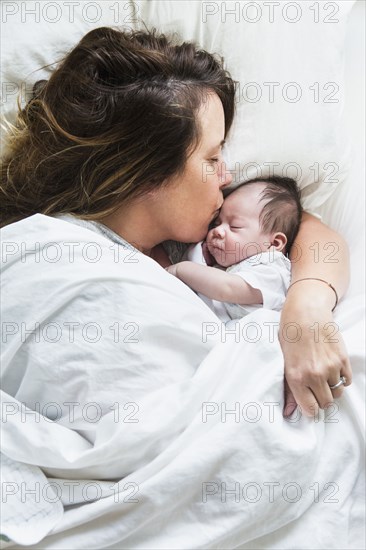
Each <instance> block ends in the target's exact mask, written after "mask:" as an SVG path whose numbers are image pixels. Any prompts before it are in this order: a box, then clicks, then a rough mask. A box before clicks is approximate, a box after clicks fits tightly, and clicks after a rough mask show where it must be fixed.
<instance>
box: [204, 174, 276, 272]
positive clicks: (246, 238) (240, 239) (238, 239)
mask: <svg viewBox="0 0 366 550" xmlns="http://www.w3.org/2000/svg"><path fill="white" fill-rule="evenodd" d="M265 187H266V185H265V184H264V183H253V184H251V185H248V187H242V188H240V189H238V190H237V191H234V192H233V193H231V194H230V195H229V196H228V197H227V199H225V201H224V204H223V206H222V208H221V210H220V213H219V215H218V217H217V218H216V220H214V222H213V223H212V224H211V227H212V229H210V231H209V232H208V234H207V236H206V243H207V248H208V250H209V251H210V253H211V254H212V256H213V257H214V258H215V260H216V262H217V263H218V264H219V265H221V266H223V267H229V266H231V265H233V264H237V263H238V262H241V261H242V260H245V259H246V258H249V257H250V256H253V255H254V254H259V253H260V252H263V251H265V250H268V248H269V246H270V244H271V243H270V235H265V234H264V233H263V231H262V229H261V227H260V223H259V215H260V213H261V211H262V208H263V206H264V204H265V203H264V202H261V203H259V200H260V198H261V197H260V194H261V192H262V191H263V190H264V189H265Z"/></svg>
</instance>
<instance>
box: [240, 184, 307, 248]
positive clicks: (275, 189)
mask: <svg viewBox="0 0 366 550" xmlns="http://www.w3.org/2000/svg"><path fill="white" fill-rule="evenodd" d="M253 183H265V184H266V187H265V189H264V190H263V191H262V193H261V199H260V200H261V201H266V202H265V204H264V206H263V208H262V211H261V214H260V223H261V227H262V230H263V231H264V232H265V233H274V232H276V231H280V232H281V233H284V234H285V235H286V237H287V244H286V247H285V249H284V250H283V252H284V253H285V254H287V253H288V252H289V251H290V249H291V246H292V245H293V242H294V240H295V238H296V235H297V233H298V231H299V227H300V223H301V215H302V206H301V193H300V190H299V188H298V186H297V183H296V181H295V180H294V179H292V178H285V177H282V176H269V177H267V178H255V179H251V180H248V181H245V182H243V183H242V184H240V185H239V187H236V188H235V191H236V190H237V189H239V188H241V187H244V186H248V185H252V184H253Z"/></svg>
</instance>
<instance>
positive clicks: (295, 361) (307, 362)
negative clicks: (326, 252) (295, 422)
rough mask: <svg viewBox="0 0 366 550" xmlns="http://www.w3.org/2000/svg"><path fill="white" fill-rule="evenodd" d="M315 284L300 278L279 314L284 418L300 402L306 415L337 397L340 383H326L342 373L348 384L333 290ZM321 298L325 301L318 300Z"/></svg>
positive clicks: (349, 372) (311, 413) (350, 377)
mask: <svg viewBox="0 0 366 550" xmlns="http://www.w3.org/2000/svg"><path fill="white" fill-rule="evenodd" d="M321 284H322V283H320V282H316V281H315V282H314V283H313V282H312V281H306V282H304V283H302V282H299V283H298V284H297V285H295V286H294V287H292V288H291V290H290V291H289V294H288V296H287V299H286V302H285V305H284V308H283V310H282V315H281V323H280V330H279V339H280V344H281V347H282V351H283V355H284V361H285V379H286V380H285V407H284V416H289V415H290V414H292V412H293V411H294V410H295V408H296V404H297V405H299V406H300V408H301V411H302V412H303V413H304V414H306V415H308V416H314V415H316V414H317V412H318V409H319V407H320V408H322V409H324V408H325V407H327V406H328V405H329V404H330V403H332V402H333V398H334V397H340V396H341V395H342V393H343V391H344V386H343V385H341V386H340V387H339V388H337V389H335V390H331V389H330V387H329V386H330V385H335V384H337V382H339V380H340V377H341V376H345V377H346V384H345V385H346V386H348V385H349V384H351V382H352V370H351V365H350V362H349V359H348V356H347V351H346V348H345V345H344V342H343V339H342V336H341V334H340V332H339V330H338V326H337V324H336V323H335V322H334V320H333V316H332V312H331V309H332V305H330V304H332V303H333V302H332V300H334V295H333V291H332V290H331V289H329V296H328V295H327V288H326V287H325V288H321ZM322 297H323V298H324V299H322Z"/></svg>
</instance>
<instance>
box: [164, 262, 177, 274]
mask: <svg viewBox="0 0 366 550" xmlns="http://www.w3.org/2000/svg"><path fill="white" fill-rule="evenodd" d="M177 265H178V264H173V265H168V267H166V268H165V269H166V270H167V271H169V273H170V274H171V275H174V276H175V277H177Z"/></svg>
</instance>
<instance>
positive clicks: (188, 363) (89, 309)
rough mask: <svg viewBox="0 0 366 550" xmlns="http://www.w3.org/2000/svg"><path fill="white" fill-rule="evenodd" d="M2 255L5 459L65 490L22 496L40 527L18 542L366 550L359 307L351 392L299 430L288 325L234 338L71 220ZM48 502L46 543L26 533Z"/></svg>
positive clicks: (31, 222) (22, 227)
mask: <svg viewBox="0 0 366 550" xmlns="http://www.w3.org/2000/svg"><path fill="white" fill-rule="evenodd" d="M2 241H3V243H2V245H3V265H2V269H3V274H2V293H3V296H4V297H5V300H4V304H3V311H2V323H3V348H2V355H1V361H2V388H3V390H4V391H3V394H2V397H3V403H2V415H3V416H2V430H3V432H2V452H3V453H4V455H5V456H6V457H8V458H9V459H12V460H14V461H16V464H17V471H18V472H19V468H21V465H20V464H19V462H20V463H21V462H24V463H27V464H31V465H35V466H39V467H41V468H42V470H43V472H45V473H46V475H47V477H48V481H49V483H50V485H49V487H48V489H47V490H46V491H45V489H44V479H43V478H42V483H40V484H39V485H38V486H37V485H36V481H35V478H34V476H35V475H36V473H37V469H32V471H31V472H30V470H29V469H28V470H27V471H25V470H24V472H23V474H24V483H23V485H22V483H21V482H17V483H15V484H13V485H9V481H8V479H7V480H6V481H7V484H6V485H5V492H4V495H5V497H6V500H5V503H6V502H7V503H9V504H11V503H12V502H13V503H14V502H15V500H16V499H18V501H19V500H20V502H22V504H23V505H24V511H23V510H21V511H20V512H19V517H18V518H17V517H16V514H15V515H14V514H13V516H12V517H11V518H10V519H9V521H8V524H6V522H5V523H4V525H5V527H6V526H7V529H5V530H4V528H3V534H5V535H7V536H8V537H9V538H12V540H14V541H15V542H16V543H18V544H19V545H24V544H28V545H31V546H30V547H31V548H40V547H42V548H49V549H56V548H59V549H61V548H62V549H74V548H90V549H91V548H95V549H97V548H98V549H99V548H119V549H121V548H126V549H127V548H144V549H148V548H150V549H156V548H159V549H160V548H182V549H183V548H236V547H240V548H246V549H249V548H271V549H273V548H278V549H294V548H296V549H300V548H304V549H305V548H339V549H344V548H349V549H351V548H352V549H356V548H363V541H364V539H363V536H362V518H363V514H364V511H363V504H362V503H363V498H362V496H363V483H362V479H361V471H362V469H361V465H362V463H363V441H364V439H363V438H364V436H363V434H364V426H362V421H363V419H364V399H363V396H364V371H363V338H364V327H363V323H362V315H363V314H362V301H361V300H360V297H359V296H356V295H354V296H353V297H349V298H348V299H347V300H345V301H344V302H343V303H341V304H340V305H339V307H338V308H337V310H336V316H335V321H336V322H337V323H338V325H339V327H340V330H341V331H342V333H343V337H344V338H345V341H346V345H347V348H348V352H349V354H350V357H351V361H352V367H353V372H354V382H353V384H352V386H350V387H349V388H347V390H346V391H345V392H344V396H343V397H342V398H341V399H339V400H338V401H337V403H336V405H335V406H333V407H331V408H330V409H328V411H327V412H326V413H325V414H324V413H323V412H321V413H320V415H319V417H316V418H314V419H308V418H304V417H301V416H300V415H298V414H297V413H295V414H294V416H293V417H292V418H291V419H290V420H284V419H283V417H282V406H283V359H282V354H281V350H280V347H279V344H278V341H277V338H276V336H275V334H276V326H277V323H278V320H279V314H278V313H275V312H270V311H267V310H264V309H263V310H259V311H258V312H256V313H254V314H251V315H249V316H247V317H245V318H244V319H243V320H242V321H240V322H238V325H237V326H236V332H232V333H228V332H225V330H224V328H223V327H224V325H223V324H222V323H221V322H220V321H218V319H217V318H216V317H215V315H214V314H213V312H212V311H211V310H210V309H209V308H208V307H207V306H206V305H205V304H204V303H203V302H202V301H201V300H200V299H199V298H198V297H197V296H196V295H195V294H194V292H192V291H191V290H190V289H189V288H188V287H187V286H185V285H184V284H183V283H182V282H180V281H179V280H178V279H176V278H175V277H173V276H171V275H170V274H168V273H167V272H166V271H165V270H164V269H162V268H161V267H160V266H159V265H158V264H156V262H154V261H153V260H151V259H150V258H147V257H145V256H143V255H142V254H140V253H135V252H133V251H132V252H131V250H128V249H127V248H124V247H122V246H119V245H116V244H115V243H112V242H111V241H110V240H108V239H107V238H105V237H103V236H101V235H99V234H97V233H94V232H92V231H90V230H88V229H85V228H81V227H79V226H75V225H73V224H71V223H68V222H66V221H63V220H58V219H53V218H50V217H47V216H43V215H36V216H32V217H31V218H28V219H26V220H23V221H22V222H20V223H18V224H13V225H10V226H8V227H6V228H5V229H4V230H3V236H2ZM25 250H27V251H28V253H27V254H25ZM32 250H33V252H32ZM39 282H41V284H39ZM14 303H17V304H18V305H17V307H16V308H14V307H11V306H13V304H14ZM36 323H39V324H36ZM32 328H33V329H34V333H33V334H30V333H29V332H27V331H30V330H31V329H32ZM22 403H24V405H22ZM25 406H27V407H29V408H30V409H33V410H36V411H38V412H39V414H38V413H36V414H35V413H34V412H33V413H30V411H29V409H26V408H25ZM50 419H51V420H50ZM38 472H39V475H41V474H42V472H41V470H39V469H38ZM18 475H19V474H18ZM32 476H33V477H32ZM17 479H18V478H17ZM10 481H11V480H10ZM42 488H43V489H42ZM29 490H33V491H36V493H33V497H32V498H30V497H29V496H28V494H29V493H27V491H29ZM37 490H38V494H37ZM12 493H13V494H12ZM34 494H35V495H36V499H37V497H38V501H39V503H40V508H43V509H45V507H46V506H45V504H47V503H48V504H52V503H54V504H55V505H56V506H59V503H60V502H61V503H62V504H63V506H64V513H63V514H62V516H60V513H59V510H58V509H57V510H53V512H52V511H51V512H50V511H48V512H47V511H46V512H44V515H43V517H44V518H46V519H44V521H43V524H42V527H41V528H40V529H39V530H38V531H37V530H32V529H28V530H27V529H26V528H23V526H24V525H25V526H28V527H29V524H30V523H31V522H32V519H30V520H29V521H25V519H24V518H25V517H26V515H27V509H26V508H27V504H28V503H31V505H32V506H34ZM12 499H13V500H12ZM14 499H15V500H14ZM2 502H3V504H4V496H3V501H2ZM3 507H4V506H3ZM4 508H5V507H4ZM32 510H34V508H32ZM22 514H23V515H24V517H22ZM47 533H48V535H47V536H46V538H43V537H44V536H45V535H46V534H47ZM42 538H43V540H42V542H41V543H40V544H41V546H40V545H39V544H38V542H39V540H40V539H42ZM10 546H13V547H14V548H16V547H19V546H14V545H10Z"/></svg>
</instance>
